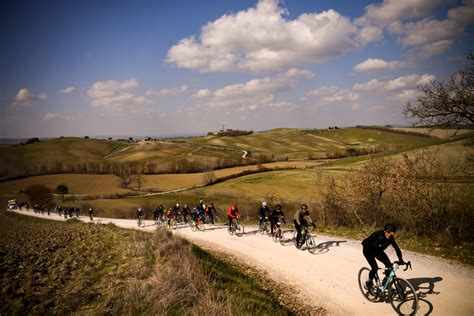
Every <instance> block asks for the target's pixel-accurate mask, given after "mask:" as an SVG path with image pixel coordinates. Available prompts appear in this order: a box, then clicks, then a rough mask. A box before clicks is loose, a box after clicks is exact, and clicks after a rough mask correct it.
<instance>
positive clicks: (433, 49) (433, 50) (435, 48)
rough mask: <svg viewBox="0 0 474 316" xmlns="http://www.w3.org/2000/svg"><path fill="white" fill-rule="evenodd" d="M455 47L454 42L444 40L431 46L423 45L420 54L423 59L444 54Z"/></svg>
mask: <svg viewBox="0 0 474 316" xmlns="http://www.w3.org/2000/svg"><path fill="white" fill-rule="evenodd" d="M451 46H453V40H442V41H438V42H434V43H430V44H426V45H423V46H422V47H421V48H420V50H419V53H420V55H421V56H423V57H431V56H433V55H439V54H441V53H444V52H445V51H447V50H448V49H450V48H451Z"/></svg>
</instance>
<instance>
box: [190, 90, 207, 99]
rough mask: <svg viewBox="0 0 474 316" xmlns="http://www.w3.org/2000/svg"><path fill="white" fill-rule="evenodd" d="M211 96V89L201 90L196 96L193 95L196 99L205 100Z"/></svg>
mask: <svg viewBox="0 0 474 316" xmlns="http://www.w3.org/2000/svg"><path fill="white" fill-rule="evenodd" d="M210 95H211V90H209V89H199V90H198V91H197V92H196V93H195V94H193V97H196V98H205V97H208V96H210Z"/></svg>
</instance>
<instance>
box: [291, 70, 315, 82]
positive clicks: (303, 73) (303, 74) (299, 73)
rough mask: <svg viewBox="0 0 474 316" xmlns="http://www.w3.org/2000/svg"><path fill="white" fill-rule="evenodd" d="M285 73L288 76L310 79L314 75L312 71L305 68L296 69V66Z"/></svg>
mask: <svg viewBox="0 0 474 316" xmlns="http://www.w3.org/2000/svg"><path fill="white" fill-rule="evenodd" d="M286 75H287V76H288V77H290V78H304V79H312V78H314V77H315V76H316V75H315V74H314V72H312V71H310V70H305V69H298V68H291V69H290V70H288V71H287V72H286Z"/></svg>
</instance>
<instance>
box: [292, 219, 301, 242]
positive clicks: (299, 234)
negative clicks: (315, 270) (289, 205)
mask: <svg viewBox="0 0 474 316" xmlns="http://www.w3.org/2000/svg"><path fill="white" fill-rule="evenodd" d="M293 222H294V224H295V229H296V246H297V247H298V248H299V247H301V244H300V241H301V225H299V224H298V222H297V221H296V220H293Z"/></svg>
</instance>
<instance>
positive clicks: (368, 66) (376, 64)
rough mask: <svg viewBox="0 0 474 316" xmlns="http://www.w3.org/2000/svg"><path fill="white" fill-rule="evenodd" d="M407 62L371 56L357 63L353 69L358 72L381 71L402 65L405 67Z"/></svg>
mask: <svg viewBox="0 0 474 316" xmlns="http://www.w3.org/2000/svg"><path fill="white" fill-rule="evenodd" d="M405 65H406V64H405V63H404V62H402V61H398V60H394V61H385V60H383V59H378V58H369V59H367V60H365V61H363V62H362V63H360V64H358V65H356V66H355V67H354V68H353V70H354V71H357V72H364V71H381V70H393V69H397V68H400V67H404V66H405Z"/></svg>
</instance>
